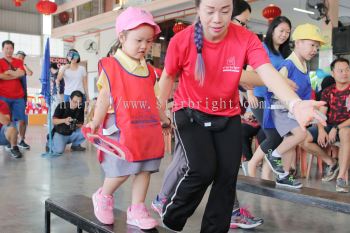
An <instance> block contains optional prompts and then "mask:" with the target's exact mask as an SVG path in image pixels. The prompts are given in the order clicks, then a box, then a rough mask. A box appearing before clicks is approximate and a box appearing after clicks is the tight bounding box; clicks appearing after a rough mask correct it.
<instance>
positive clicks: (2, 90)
mask: <svg viewBox="0 0 350 233" xmlns="http://www.w3.org/2000/svg"><path fill="white" fill-rule="evenodd" d="M13 51H14V43H13V42H12V41H10V40H5V41H3V42H2V53H3V55H4V58H2V59H0V100H3V101H5V102H6V103H7V105H8V106H9V108H10V111H11V116H12V120H13V121H18V123H19V133H20V138H21V141H20V143H19V144H18V146H19V147H21V148H24V149H29V148H30V147H29V145H27V144H26V143H25V142H24V134H25V119H26V118H25V101H24V95H25V93H24V90H23V87H22V84H21V79H22V77H23V76H24V75H25V71H24V67H23V61H21V60H19V59H17V58H14V57H12V55H13Z"/></svg>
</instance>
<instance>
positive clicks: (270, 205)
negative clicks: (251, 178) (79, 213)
mask: <svg viewBox="0 0 350 233" xmlns="http://www.w3.org/2000/svg"><path fill="white" fill-rule="evenodd" d="M27 141H28V142H29V143H30V145H31V146H32V149H31V150H30V151H27V152H25V156H24V158H22V159H20V160H15V159H12V158H10V157H9V156H8V155H7V153H6V152H5V151H3V150H2V149H0V187H1V191H0V233H39V232H43V229H44V200H45V199H46V198H48V197H55V196H69V195H72V194H82V195H86V196H90V195H91V194H92V193H93V192H94V191H95V190H96V189H97V187H99V186H100V185H101V182H102V179H103V177H102V175H101V170H100V168H99V165H98V162H97V160H96V156H95V151H94V149H92V148H90V149H89V150H88V151H87V152H86V153H81V152H76V153H71V152H69V151H67V153H66V154H64V155H63V156H61V157H57V158H53V159H46V158H42V157H41V153H42V152H43V149H44V144H45V128H43V127H31V128H29V130H28V136H27ZM170 158H171V156H169V155H168V156H166V158H165V159H164V160H163V162H162V166H161V171H160V172H159V173H157V174H155V175H153V177H152V181H151V185H150V190H149V194H148V197H147V203H150V202H151V199H152V198H153V197H155V195H156V193H157V191H158V190H159V187H160V185H161V179H162V175H163V173H164V169H165V168H166V166H167V164H169V162H170ZM304 184H305V185H307V186H312V187H322V188H325V189H328V190H331V191H333V190H334V185H335V184H334V183H329V184H322V185H321V183H320V182H319V181H317V180H315V179H313V180H311V181H309V182H304ZM334 195H339V194H336V193H335V194H334ZM343 195H344V194H343ZM345 195H349V194H345ZM115 197H116V208H119V209H122V210H125V209H126V208H127V206H128V205H129V204H130V182H127V183H126V184H125V185H124V186H122V187H121V188H120V190H118V191H117V192H116V195H115ZM238 197H239V200H240V202H241V205H242V206H247V207H249V209H250V210H251V211H252V213H254V214H255V215H258V216H261V217H263V218H264V220H265V223H264V225H262V226H261V227H259V228H257V229H255V230H253V232H266V233H267V232H268V233H273V232H283V233H290V232H298V233H303V232H305V233H311V232H315V233H328V232H334V233H349V232H350V221H349V220H350V216H349V215H346V214H342V213H336V212H332V211H328V210H324V209H320V208H313V207H308V206H304V205H298V204H294V203H290V202H285V201H280V200H276V199H271V198H267V197H261V196H257V195H253V194H249V193H244V192H238ZM206 198H207V196H206V197H205V198H204V199H203V202H202V203H201V205H200V206H199V208H198V209H197V211H196V212H195V214H194V215H193V216H192V217H191V218H190V219H189V221H188V223H187V225H186V227H185V229H184V231H183V232H185V233H197V232H199V229H200V222H201V216H202V213H203V210H204V207H205V206H204V204H205V201H206ZM218 208H220V207H218ZM52 232H53V233H70V232H76V229H75V228H74V227H73V226H71V225H70V224H69V223H66V222H64V221H62V220H61V219H59V218H57V217H54V218H53V220H52ZM230 232H237V233H238V232H252V231H243V230H231V231H230Z"/></svg>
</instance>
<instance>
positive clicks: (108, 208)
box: [92, 188, 114, 225]
mask: <svg viewBox="0 0 350 233" xmlns="http://www.w3.org/2000/svg"><path fill="white" fill-rule="evenodd" d="M101 191H102V188H99V189H98V190H97V191H96V192H95V193H94V194H93V195H92V203H93V205H94V213H95V216H96V218H97V219H98V221H100V222H101V223H103V224H107V225H110V224H113V223H114V213H113V207H114V199H113V196H112V195H103V194H102V193H101Z"/></svg>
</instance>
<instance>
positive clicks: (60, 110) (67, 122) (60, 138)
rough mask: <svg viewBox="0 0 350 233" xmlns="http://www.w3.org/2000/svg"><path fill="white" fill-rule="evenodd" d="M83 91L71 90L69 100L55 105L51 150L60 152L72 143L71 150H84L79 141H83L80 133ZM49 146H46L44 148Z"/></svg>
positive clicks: (82, 113) (82, 114)
mask: <svg viewBox="0 0 350 233" xmlns="http://www.w3.org/2000/svg"><path fill="white" fill-rule="evenodd" d="M82 99H83V93H81V92H80V91H73V92H72V94H71V96H70V101H69V102H62V103H61V104H59V105H58V106H57V107H56V110H55V113H54V115H53V120H52V122H53V125H54V133H53V139H52V141H53V143H52V151H53V152H54V153H57V154H62V153H63V152H64V150H65V148H66V145H67V144H70V143H72V146H71V150H72V151H85V148H84V147H82V146H81V143H83V142H84V141H85V139H84V136H83V134H82V133H81V126H82V125H83V123H84V109H83V108H82ZM48 149H49V148H48V147H47V148H46V150H48Z"/></svg>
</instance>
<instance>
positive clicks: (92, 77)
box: [74, 29, 115, 98]
mask: <svg viewBox="0 0 350 233" xmlns="http://www.w3.org/2000/svg"><path fill="white" fill-rule="evenodd" d="M91 40H93V41H95V42H96V43H97V44H98V50H97V51H96V52H88V51H87V50H86V49H85V48H84V44H85V43H86V41H91ZM114 41H115V30H114V29H110V30H106V31H102V32H99V33H94V34H90V35H86V36H83V37H78V38H77V39H76V41H75V42H74V48H75V49H76V50H78V52H79V53H80V57H81V60H82V61H86V62H87V72H88V86H89V96H90V98H93V97H95V96H97V89H96V81H97V75H98V74H97V71H98V61H99V59H101V58H102V57H105V56H106V55H107V53H108V51H109V49H110V47H111V46H112V45H113V43H114Z"/></svg>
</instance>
